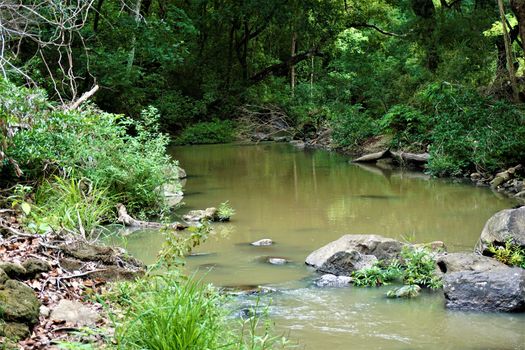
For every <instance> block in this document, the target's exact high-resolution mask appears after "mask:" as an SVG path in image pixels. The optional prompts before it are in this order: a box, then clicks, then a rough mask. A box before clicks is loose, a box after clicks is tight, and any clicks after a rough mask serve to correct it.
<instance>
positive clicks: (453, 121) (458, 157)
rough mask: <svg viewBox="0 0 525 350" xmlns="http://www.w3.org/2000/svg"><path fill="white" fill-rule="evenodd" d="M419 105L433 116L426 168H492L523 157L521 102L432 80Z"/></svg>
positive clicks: (455, 171) (452, 171)
mask: <svg viewBox="0 0 525 350" xmlns="http://www.w3.org/2000/svg"><path fill="white" fill-rule="evenodd" d="M417 105H418V108H420V109H421V110H422V111H423V112H424V113H427V114H428V115H431V116H432V119H431V124H432V125H434V126H433V128H432V131H431V136H430V141H431V146H430V155H431V159H430V162H429V164H428V169H429V170H430V172H431V173H433V174H435V175H440V176H447V175H460V174H464V173H466V172H468V171H471V170H474V169H478V170H485V171H490V172H493V171H496V170H498V169H501V168H503V167H506V166H509V165H515V164H518V163H519V162H521V155H522V154H523V153H524V152H525V117H524V114H523V111H522V110H521V109H520V107H519V106H515V105H512V104H509V103H506V102H504V101H495V100H493V99H491V98H489V97H486V96H483V95H481V94H479V93H478V92H476V91H472V90H469V89H467V88H466V87H463V86H456V85H451V84H448V83H440V84H438V83H436V84H430V85H428V86H427V87H426V88H424V89H423V90H422V91H421V92H420V93H419V94H418V96H417Z"/></svg>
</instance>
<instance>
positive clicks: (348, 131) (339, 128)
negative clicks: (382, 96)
mask: <svg viewBox="0 0 525 350" xmlns="http://www.w3.org/2000/svg"><path fill="white" fill-rule="evenodd" d="M341 112H342V113H334V117H333V119H332V120H331V126H332V129H333V133H332V140H333V142H334V143H335V145H337V146H338V147H352V146H357V145H359V144H360V143H361V142H363V141H364V140H365V139H367V138H368V137H370V136H373V135H375V134H376V133H377V130H378V129H377V125H376V122H375V121H374V120H373V119H372V118H371V117H370V116H369V115H368V114H367V113H366V111H364V110H363V108H362V106H360V105H353V106H349V107H348V108H345V109H344V110H343V111H341Z"/></svg>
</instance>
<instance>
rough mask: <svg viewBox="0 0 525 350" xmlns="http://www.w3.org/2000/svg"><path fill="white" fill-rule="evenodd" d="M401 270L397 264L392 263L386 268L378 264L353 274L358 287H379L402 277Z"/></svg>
mask: <svg viewBox="0 0 525 350" xmlns="http://www.w3.org/2000/svg"><path fill="white" fill-rule="evenodd" d="M401 273H402V271H401V269H400V266H399V265H398V264H397V263H392V264H390V265H388V266H387V267H386V268H385V267H382V266H381V265H380V264H376V265H374V266H372V267H370V268H367V269H361V270H357V271H354V272H353V273H352V277H353V279H354V280H353V283H354V285H355V286H358V287H378V286H382V285H387V284H389V282H392V281H394V280H395V279H397V278H399V277H400V276H401Z"/></svg>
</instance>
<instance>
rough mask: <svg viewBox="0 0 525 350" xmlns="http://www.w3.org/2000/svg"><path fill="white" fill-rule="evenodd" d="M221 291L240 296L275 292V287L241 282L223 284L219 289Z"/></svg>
mask: <svg viewBox="0 0 525 350" xmlns="http://www.w3.org/2000/svg"><path fill="white" fill-rule="evenodd" d="M220 291H221V292H223V293H225V294H228V295H233V296H242V295H262V294H268V293H273V292H276V291H277V290H276V289H275V288H271V287H265V286H258V285H250V284H241V285H232V286H224V287H222V288H221V289H220Z"/></svg>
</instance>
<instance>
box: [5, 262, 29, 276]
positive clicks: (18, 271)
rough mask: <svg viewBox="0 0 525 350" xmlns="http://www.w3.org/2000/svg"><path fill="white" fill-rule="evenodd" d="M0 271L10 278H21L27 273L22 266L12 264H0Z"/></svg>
mask: <svg viewBox="0 0 525 350" xmlns="http://www.w3.org/2000/svg"><path fill="white" fill-rule="evenodd" d="M0 269H1V270H4V272H5V273H6V274H7V275H8V276H9V277H10V278H22V277H24V276H25V275H26V272H27V271H26V269H24V267H23V266H22V265H20V264H17V263H12V262H0Z"/></svg>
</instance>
